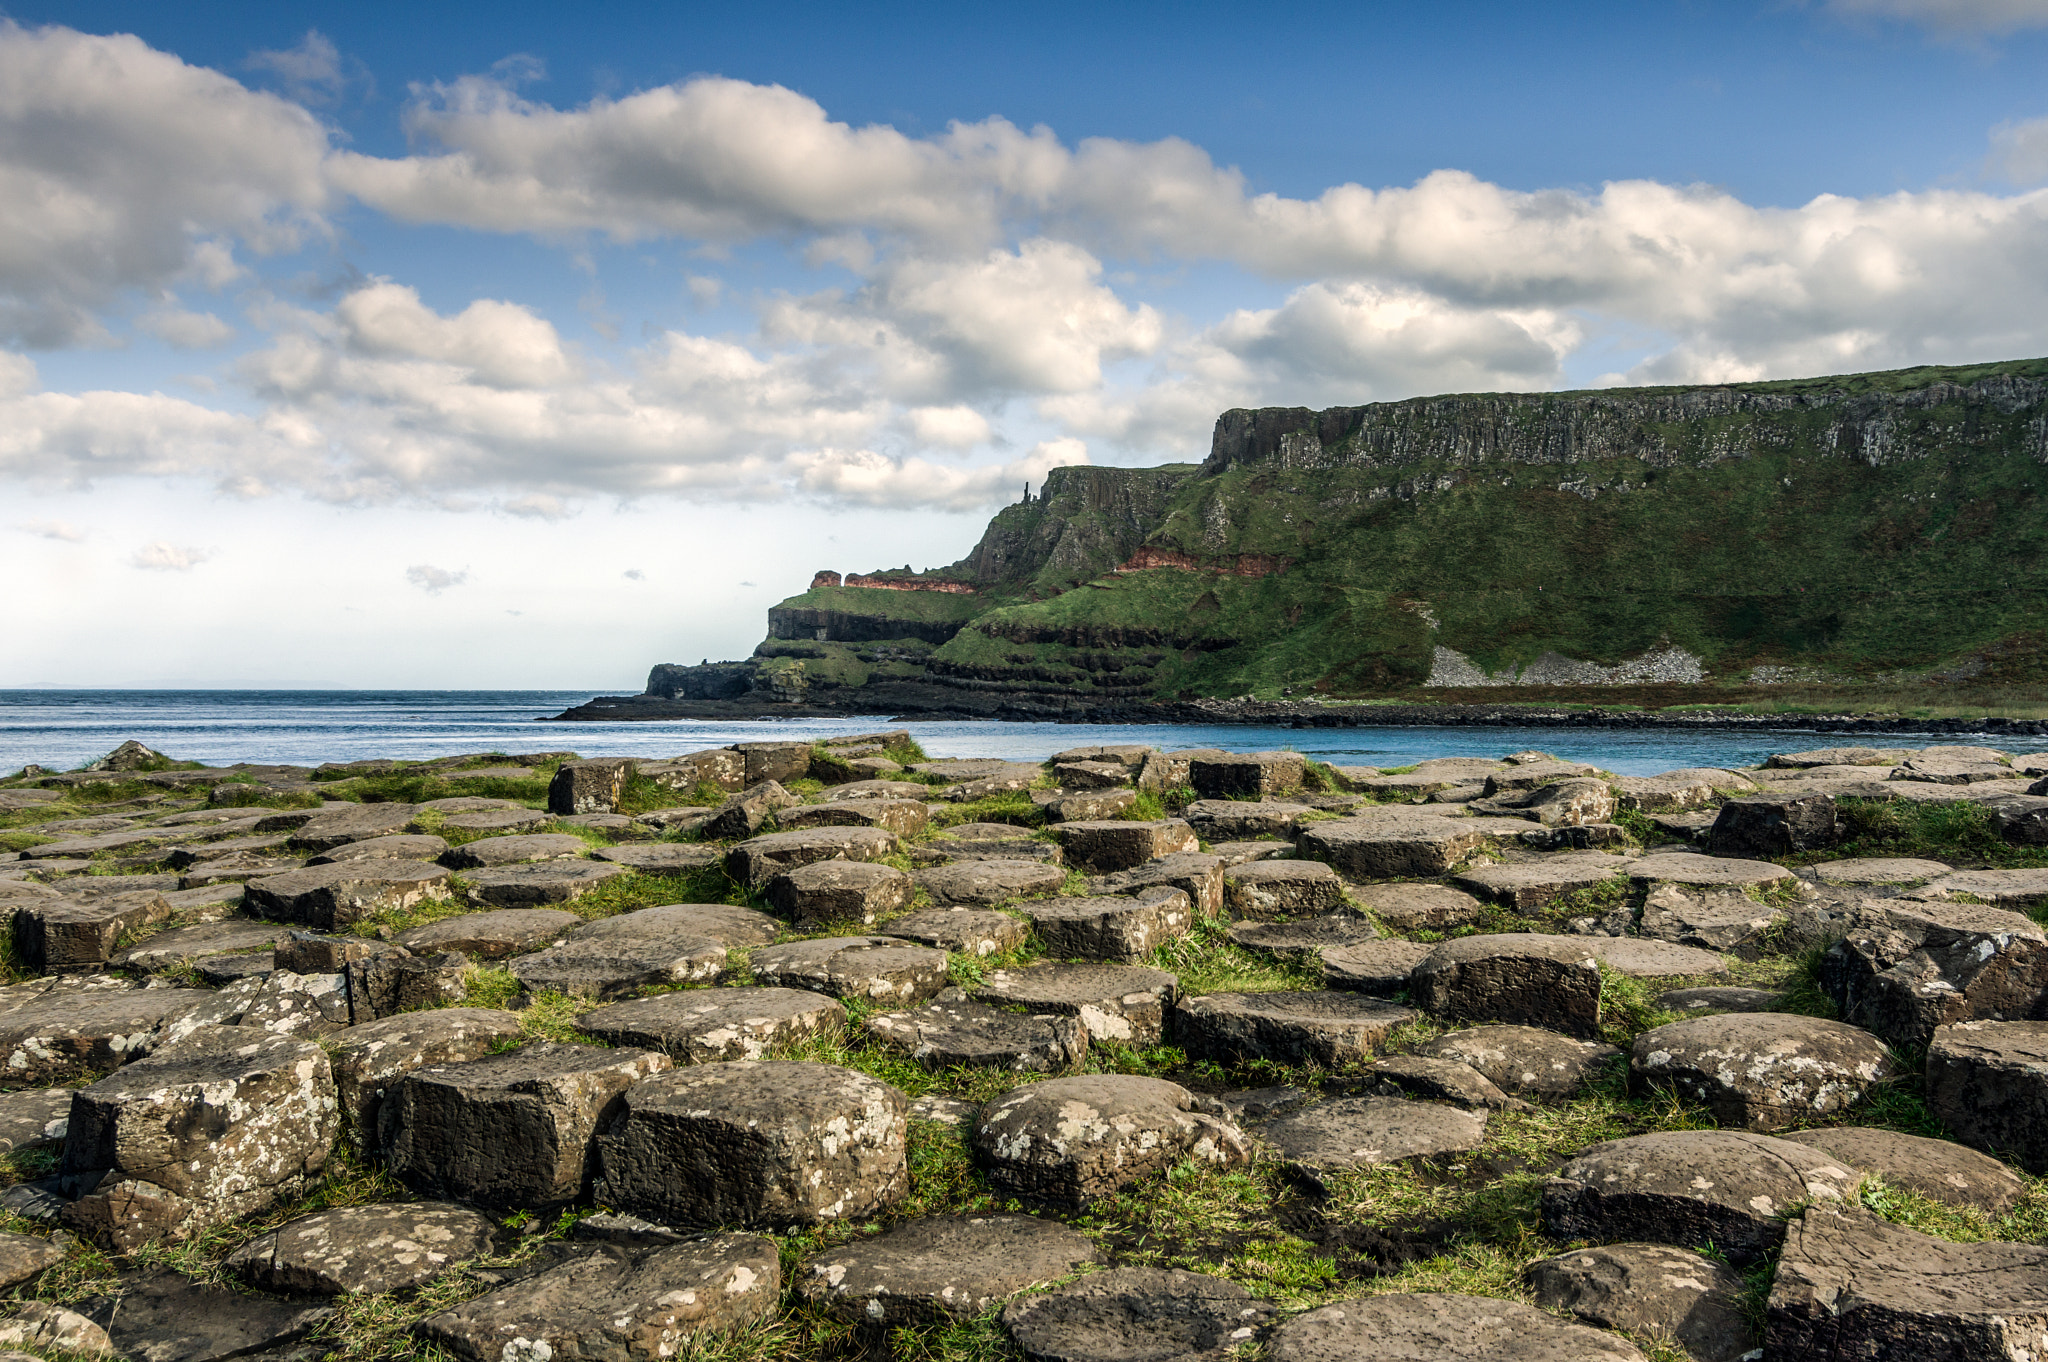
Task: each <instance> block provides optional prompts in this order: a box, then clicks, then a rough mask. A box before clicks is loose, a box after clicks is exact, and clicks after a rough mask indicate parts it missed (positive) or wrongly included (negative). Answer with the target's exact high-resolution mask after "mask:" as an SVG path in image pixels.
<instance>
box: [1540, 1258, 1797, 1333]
mask: <svg viewBox="0 0 2048 1362" xmlns="http://www.w3.org/2000/svg"><path fill="white" fill-rule="evenodd" d="M1522 1280H1523V1281H1525V1282H1527V1283H1528V1285H1529V1290H1530V1294H1532V1295H1533V1296H1534V1297H1535V1298H1536V1303H1537V1304H1538V1305H1540V1306H1542V1307H1543V1308H1544V1309H1546V1310H1551V1311H1555V1312H1557V1313H1559V1314H1566V1315H1572V1316H1574V1317H1576V1318H1578V1319H1580V1320H1583V1321H1585V1322H1586V1323H1587V1324H1591V1325H1597V1326H1598V1327H1600V1328H1602V1329H1627V1330H1629V1331H1631V1332H1633V1333H1638V1334H1650V1335H1653V1336H1655V1335H1662V1336H1666V1337H1670V1338H1675V1339H1677V1340H1678V1342H1679V1345H1680V1346H1681V1347H1683V1348H1684V1349H1685V1351H1686V1354H1687V1356H1689V1357H1692V1358H1696V1359H1698V1362H1741V1359H1742V1358H1743V1356H1744V1355H1745V1354H1747V1353H1749V1351H1750V1350H1751V1349H1752V1348H1755V1347H1756V1346H1757V1344H1758V1343H1759V1342H1760V1341H1761V1340H1760V1339H1759V1338H1758V1337H1757V1330H1756V1328H1755V1326H1754V1325H1752V1324H1751V1323H1750V1322H1749V1319H1748V1317H1747V1316H1746V1315H1745V1314H1744V1313H1743V1309H1742V1297H1743V1293H1744V1290H1745V1287H1744V1283H1743V1280H1742V1278H1741V1277H1739V1276H1737V1275H1736V1274H1735V1273H1734V1272H1732V1271H1730V1270H1729V1269H1728V1267H1727V1266H1726V1265H1724V1264H1721V1263H1717V1262H1715V1261H1714V1260H1713V1259H1711V1258H1708V1257H1705V1256H1704V1255H1702V1254H1698V1253H1694V1252H1692V1251H1691V1250H1689V1249H1678V1248H1671V1247H1669V1246H1667V1245H1664V1244H1609V1245H1607V1246H1606V1247H1604V1248H1603V1247H1596V1248H1585V1249H1577V1250H1574V1251H1573V1252H1571V1253H1561V1254H1559V1255H1558V1256H1557V1257H1555V1258H1539V1259H1537V1260H1536V1261H1535V1262H1533V1263H1531V1264H1529V1266H1527V1267H1525V1268H1523V1269H1522Z"/></svg>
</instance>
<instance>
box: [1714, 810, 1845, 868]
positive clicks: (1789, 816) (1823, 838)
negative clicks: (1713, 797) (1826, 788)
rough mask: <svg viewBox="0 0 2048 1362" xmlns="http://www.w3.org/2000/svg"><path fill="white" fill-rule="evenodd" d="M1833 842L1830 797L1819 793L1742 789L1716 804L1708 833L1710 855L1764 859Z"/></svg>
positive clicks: (1833, 818)
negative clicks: (1744, 791) (1716, 811)
mask: <svg viewBox="0 0 2048 1362" xmlns="http://www.w3.org/2000/svg"><path fill="white" fill-rule="evenodd" d="M1834 842H1835V801H1834V800H1833V799H1831V798H1829V797H1828V796H1827V795H1824V794H1792V793H1782V794H1779V793H1773V794H1759V795H1744V796H1742V797H1741V798H1739V799H1731V800H1729V801H1728V802H1727V803H1725V804H1723V805H1722V806H1721V812H1720V814H1719V816H1717V817H1716V818H1715V819H1714V826H1713V830H1712V831H1711V832H1709V833H1708V834H1707V850H1708V851H1709V852H1710V853H1711V854H1713V855H1715V856H1735V857H1742V858H1744V859H1748V860H1753V861H1768V860H1771V859H1772V858H1774V857H1778V856H1790V855H1793V854H1795V853H1797V852H1802V851H1814V850H1817V849H1819V848H1821V847H1828V846H1833V845H1834Z"/></svg>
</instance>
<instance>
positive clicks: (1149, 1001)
mask: <svg viewBox="0 0 2048 1362" xmlns="http://www.w3.org/2000/svg"><path fill="white" fill-rule="evenodd" d="M971 992H972V995H973V997H974V998H975V1000H976V1001H978V1002H984V1003H989V1004H992V1005H994V1006H996V1007H1023V1008H1025V1009H1027V1010H1028V1011H1031V1012H1053V1013H1059V1014H1061V1015H1064V1016H1070V1017H1078V1018H1079V1019H1080V1021H1081V1024H1082V1025H1083V1026H1085V1027H1087V1028H1088V1035H1089V1038H1090V1039H1091V1040H1098V1041H1100V1040H1115V1041H1122V1042H1124V1043H1126V1044H1130V1045H1156V1044H1158V1043H1159V1041H1160V1039H1161V1037H1162V1035H1163V1033H1164V1030H1165V1025H1166V1009H1167V1007H1168V1006H1169V1005H1171V1003H1172V1002H1173V1000H1174V997H1175V995H1176V993H1177V992H1178V983H1177V981H1176V980H1175V979H1174V976H1173V975H1171V974H1168V973H1167V972H1166V971H1165V970H1158V969H1147V968H1145V967H1144V966H1142V965H1109V964H1060V963H1040V964H1035V965H1026V966H1024V967H1023V968H1021V969H1005V970H991V971H990V972H989V974H988V977H987V978H985V979H984V980H982V982H981V985H980V987H978V988H975V989H973V990H972V991H971Z"/></svg>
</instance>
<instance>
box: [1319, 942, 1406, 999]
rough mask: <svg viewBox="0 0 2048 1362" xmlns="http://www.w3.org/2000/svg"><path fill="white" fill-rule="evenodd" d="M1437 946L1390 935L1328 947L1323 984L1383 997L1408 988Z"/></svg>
mask: <svg viewBox="0 0 2048 1362" xmlns="http://www.w3.org/2000/svg"><path fill="white" fill-rule="evenodd" d="M1434 949H1435V948H1434V947H1432V946H1428V945H1425V944H1424V943H1422V942H1420V941H1402V940H1400V939H1398V938H1393V937H1390V938H1387V939H1385V940H1379V941H1358V942H1354V943H1352V944H1349V945H1342V946H1325V947H1324V948H1323V949H1322V950H1321V951H1320V952H1319V954H1320V955H1321V957H1322V961H1323V983H1324V985H1325V986H1327V987H1329V988H1343V989H1351V990H1353V991H1355V992H1359V993H1370V994H1375V995H1378V996H1381V997H1384V996H1386V995H1387V994H1390V993H1398V992H1400V991H1401V990H1402V989H1405V988H1407V987H1408V981H1409V978H1410V976H1412V975H1413V974H1414V973H1415V970H1416V967H1417V966H1419V965H1420V964H1421V963H1422V962H1423V961H1424V960H1427V959H1428V958H1429V955H1430V952H1431V951H1432V950H1434Z"/></svg>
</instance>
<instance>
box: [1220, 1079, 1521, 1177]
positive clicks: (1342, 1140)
mask: <svg viewBox="0 0 2048 1362" xmlns="http://www.w3.org/2000/svg"><path fill="white" fill-rule="evenodd" d="M1258 1136H1259V1138H1260V1139H1261V1140H1263V1141H1264V1142H1265V1143H1267V1144H1269V1145H1271V1146H1273V1147H1274V1148H1275V1149H1277V1150H1278V1151H1279V1152H1280V1154H1281V1155H1282V1157H1284V1158H1286V1159H1287V1160H1288V1161H1289V1162H1291V1163H1296V1164H1300V1165H1302V1166H1304V1167H1307V1168H1312V1169H1324V1170H1334V1169H1342V1168H1351V1167H1356V1166H1359V1165H1362V1164H1374V1163H1393V1162H1395V1161H1397V1160H1400V1159H1408V1158H1418V1157H1427V1156H1433V1155H1437V1154H1455V1153H1459V1152H1461V1151H1463V1150H1467V1149H1476V1148H1478V1147H1479V1146H1480V1145H1481V1144H1482V1143H1484V1142H1485V1140H1486V1115H1485V1113H1484V1112H1474V1111H1465V1110H1461V1109H1459V1108H1457V1107H1449V1106H1444V1105H1442V1104H1440V1103H1436V1102H1410V1101H1404V1100H1402V1099H1400V1098H1395V1097H1351V1098H1342V1099H1339V1100H1337V1101H1333V1102H1320V1103H1318V1104H1316V1105H1315V1106H1312V1107H1304V1108H1302V1109H1301V1110H1300V1111H1296V1112H1291V1113H1289V1114H1288V1115H1285V1116H1280V1117H1277V1118H1275V1119H1273V1120H1271V1121H1268V1122H1266V1123H1265V1124H1264V1125H1262V1126H1260V1127H1259V1128H1258Z"/></svg>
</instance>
